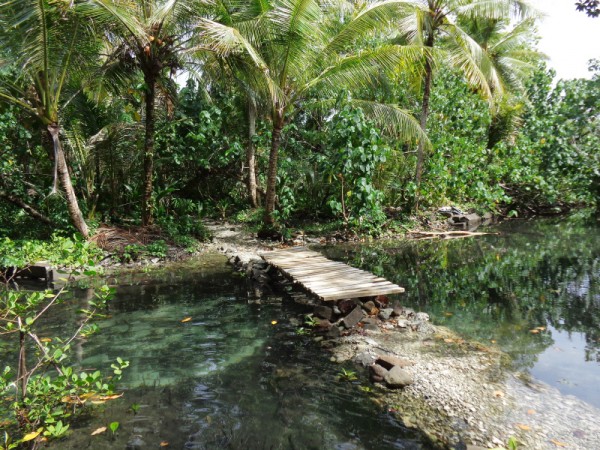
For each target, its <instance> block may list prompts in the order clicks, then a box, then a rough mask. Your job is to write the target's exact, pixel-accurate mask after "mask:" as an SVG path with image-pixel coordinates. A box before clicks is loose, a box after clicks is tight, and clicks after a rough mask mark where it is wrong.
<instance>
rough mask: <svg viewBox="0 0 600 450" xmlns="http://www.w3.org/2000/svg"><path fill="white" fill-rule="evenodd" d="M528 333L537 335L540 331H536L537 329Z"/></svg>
mask: <svg viewBox="0 0 600 450" xmlns="http://www.w3.org/2000/svg"><path fill="white" fill-rule="evenodd" d="M529 332H530V333H531V334H538V333H539V332H540V330H538V329H537V328H534V329H533V330H529Z"/></svg>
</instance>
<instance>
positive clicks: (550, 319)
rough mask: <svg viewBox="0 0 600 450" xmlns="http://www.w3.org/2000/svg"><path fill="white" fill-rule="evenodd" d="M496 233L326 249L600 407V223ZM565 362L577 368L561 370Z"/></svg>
mask: <svg viewBox="0 0 600 450" xmlns="http://www.w3.org/2000/svg"><path fill="white" fill-rule="evenodd" d="M490 231H492V232H497V233H499V234H498V235H493V236H492V235H488V236H480V237H474V238H464V239H452V240H427V241H424V240H423V241H393V242H380V243H375V244H368V245H361V246H342V247H340V246H338V247H331V248H327V249H326V251H325V253H326V254H327V255H329V256H330V257H332V258H335V259H340V260H344V261H347V262H348V263H349V264H351V265H353V266H355V267H361V268H364V269H366V270H370V271H373V272H375V273H376V274H378V275H381V276H384V277H386V278H388V279H390V280H391V281H394V282H396V283H398V284H399V285H401V286H404V287H405V288H406V291H407V292H406V294H404V295H403V296H400V297H399V298H400V301H401V302H402V303H403V304H405V305H407V306H411V307H414V308H416V309H419V310H422V311H426V312H427V313H429V315H430V316H431V319H432V321H433V322H434V323H436V324H439V325H445V326H448V327H449V328H452V329H454V330H456V331H458V332H459V333H461V334H463V335H465V336H468V337H470V338H473V339H476V340H479V341H481V342H483V343H486V344H490V343H497V344H498V345H499V346H500V347H501V348H502V349H503V350H504V351H506V352H507V353H508V354H510V355H511V356H512V358H513V362H514V367H515V369H516V370H530V371H531V372H532V374H533V375H534V376H536V377H538V378H541V379H542V380H543V381H546V382H548V383H550V384H555V385H556V386H557V387H559V389H561V390H562V391H563V392H566V393H572V394H575V395H578V396H580V397H581V398H583V399H584V400H586V401H589V402H591V403H593V404H595V405H596V406H599V407H600V386H599V385H598V383H590V382H589V380H591V379H594V377H595V379H597V377H598V376H600V228H599V227H598V226H597V224H596V225H594V224H586V223H585V222H583V221H580V220H576V219H571V220H565V219H563V220H535V221H514V222H507V223H504V224H502V225H501V226H498V227H496V228H494V229H491V230H490ZM537 327H544V328H545V329H544V330H541V331H540V330H539V329H538V330H535V329H536V328H537ZM531 330H535V331H539V332H537V333H536V332H535V331H534V332H532V331H531ZM565 365H568V366H569V368H570V370H569V371H568V373H565V374H562V371H563V369H564V366H565Z"/></svg>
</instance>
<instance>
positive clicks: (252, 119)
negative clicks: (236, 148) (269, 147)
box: [246, 98, 258, 208]
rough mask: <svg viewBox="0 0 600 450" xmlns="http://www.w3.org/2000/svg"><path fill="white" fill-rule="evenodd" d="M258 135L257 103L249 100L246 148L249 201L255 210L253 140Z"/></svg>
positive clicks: (254, 152) (254, 150)
mask: <svg viewBox="0 0 600 450" xmlns="http://www.w3.org/2000/svg"><path fill="white" fill-rule="evenodd" d="M255 134H256V102H255V101H254V99H253V98H248V147H246V165H247V166H248V178H247V183H248V199H249V200H250V205H252V207H253V208H256V207H257V206H258V199H257V192H256V148H255V147H254V142H253V138H254V135H255Z"/></svg>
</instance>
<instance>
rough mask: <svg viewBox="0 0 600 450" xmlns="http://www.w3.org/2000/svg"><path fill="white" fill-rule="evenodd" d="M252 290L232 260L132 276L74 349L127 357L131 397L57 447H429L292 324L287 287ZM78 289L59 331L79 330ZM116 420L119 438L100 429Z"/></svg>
mask: <svg viewBox="0 0 600 450" xmlns="http://www.w3.org/2000/svg"><path fill="white" fill-rule="evenodd" d="M249 292H251V289H249V286H248V285H247V284H246V281H245V280H244V279H242V278H240V277H238V276H236V275H235V274H232V271H231V269H230V268H229V267H227V266H225V265H224V264H223V260H218V261H217V262H213V263H211V264H209V265H208V266H206V267H204V268H198V267H196V268H181V269H177V268H175V269H172V270H170V271H168V272H164V273H162V274H160V276H157V277H153V276H151V275H149V274H137V275H131V276H130V277H124V278H122V279H121V281H120V283H119V285H118V286H117V294H116V297H115V299H114V300H113V301H112V302H111V310H110V317H109V318H107V319H106V320H103V321H101V322H100V323H99V325H100V328H101V330H100V332H99V333H98V334H96V335H94V336H93V337H92V338H90V339H88V340H82V341H79V342H78V343H77V344H76V346H75V347H76V348H75V355H76V358H78V361H77V362H78V364H79V365H80V366H81V367H83V368H88V369H92V368H93V369H96V368H97V369H101V370H106V369H107V368H108V367H109V366H110V363H111V362H113V361H114V359H115V358H116V357H117V356H120V357H122V358H124V359H127V360H129V361H130V363H131V366H130V368H129V369H127V370H126V372H125V377H124V379H123V382H122V386H121V388H122V389H123V390H124V392H125V395H124V396H123V398H121V399H118V400H115V401H111V402H108V403H106V404H104V405H101V406H100V407H99V408H98V409H97V411H96V412H97V414H94V416H93V417H90V418H87V419H85V420H81V421H80V422H79V423H77V424H75V425H74V426H73V427H72V428H73V430H74V433H71V435H70V436H69V437H68V438H66V439H63V440H60V441H58V442H55V443H51V445H50V448H53V449H61V450H70V449H94V450H103V449H130V450H133V449H140V450H141V449H154V448H160V446H161V443H162V444H163V445H164V446H165V447H166V445H167V444H168V447H167V448H176V449H206V450H217V449H240V450H242V449H244V450H252V449H256V450H258V449H319V450H322V449H340V450H346V449H348V450H350V449H377V450H380V449H381V450H383V449H422V448H431V446H430V445H429V444H427V443H426V441H425V439H424V438H423V437H422V436H421V435H420V433H419V432H417V431H414V430H409V429H407V428H405V427H404V426H403V425H402V424H401V423H398V422H397V420H396V419H394V418H393V417H392V416H391V415H390V414H388V413H387V412H386V410H385V408H383V407H381V406H378V405H377V404H376V403H375V402H374V401H372V399H371V398H370V395H371V394H370V393H369V392H364V391H363V390H361V389H360V385H359V383H361V382H356V383H355V384H351V383H344V382H340V381H338V377H337V375H338V371H339V370H340V367H339V366H337V365H335V364H333V363H331V362H330V361H329V360H328V359H327V358H328V356H327V354H326V353H325V352H324V351H323V349H321V348H320V347H318V345H317V344H316V343H315V342H314V341H313V340H312V339H311V338H310V337H309V336H306V335H301V334H298V333H297V326H298V325H297V323H296V322H294V320H297V318H298V317H299V315H300V314H302V313H303V312H305V311H304V310H302V309H299V308H300V307H299V306H298V305H296V304H294V303H293V302H291V301H290V300H288V299H287V297H286V296H285V295H281V294H270V295H266V296H264V297H263V298H262V299H261V302H260V304H256V303H255V302H254V301H253V302H249V301H248V299H249ZM72 295H73V299H72V300H71V301H70V302H67V303H70V306H67V305H65V307H64V308H60V309H59V308H57V309H56V310H55V311H54V316H53V320H52V321H51V322H50V323H49V324H48V327H49V328H48V330H47V332H48V334H49V335H57V334H58V335H60V334H64V335H67V333H68V332H69V330H72V329H73V328H75V327H76V326H77V321H78V317H79V316H78V313H77V312H76V311H77V309H78V308H80V307H82V306H85V303H86V301H88V300H89V299H90V298H91V297H92V296H93V290H92V289H87V290H86V289H84V290H81V291H77V292H75V291H74V292H73V293H72ZM187 317H189V318H191V320H189V321H186V322H184V323H183V322H182V319H184V318H187ZM348 368H350V367H348ZM364 382H365V383H366V380H365V381H364ZM111 422H119V424H120V425H119V429H118V430H117V433H116V434H115V435H112V434H111V432H110V431H106V432H104V433H102V434H100V435H97V436H91V433H92V431H93V430H95V429H97V428H99V427H101V426H106V425H107V424H109V423H111Z"/></svg>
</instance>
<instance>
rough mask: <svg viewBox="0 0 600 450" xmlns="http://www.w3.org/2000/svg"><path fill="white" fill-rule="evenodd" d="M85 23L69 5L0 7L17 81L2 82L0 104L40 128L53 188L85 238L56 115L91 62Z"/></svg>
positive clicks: (16, 1) (13, 3)
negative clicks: (22, 113) (47, 149)
mask: <svg viewBox="0 0 600 450" xmlns="http://www.w3.org/2000/svg"><path fill="white" fill-rule="evenodd" d="M94 42H95V40H94V33H93V31H92V30H91V28H90V27H89V24H88V23H86V22H85V21H83V20H81V17H80V16H79V15H78V14H77V11H76V8H75V6H74V5H73V4H72V3H68V2H67V3H56V2H51V1H49V0H39V1H35V2H32V1H26V0H9V1H7V2H4V3H2V4H0V46H2V48H3V49H4V51H5V55H7V58H6V60H5V61H4V62H0V63H1V64H2V65H7V64H14V65H15V67H16V68H17V73H18V77H17V79H15V80H13V81H9V80H8V79H7V78H6V77H2V81H1V82H0V100H3V101H6V102H9V103H12V104H14V105H17V106H18V107H20V108H22V109H23V110H24V111H26V112H28V113H29V114H31V115H32V116H33V117H35V118H36V119H37V120H38V121H39V123H40V124H41V125H42V126H43V127H44V132H45V133H47V137H48V138H49V142H52V150H51V154H52V155H53V159H54V184H53V188H52V193H55V192H56V191H57V182H60V186H61V188H62V190H63V192H64V194H65V198H66V202H67V208H68V212H69V217H70V219H71V222H72V224H73V226H74V227H75V228H76V229H77V231H79V233H81V235H82V236H83V237H85V238H87V237H88V236H89V231H88V226H87V224H86V222H85V219H84V217H83V214H82V212H81V209H80V207H79V203H78V201H77V196H76V194H75V190H74V189H73V183H72V180H71V176H70V173H69V167H68V164H67V159H66V157H65V153H64V150H63V147H62V142H61V131H62V112H63V110H64V108H65V106H66V105H67V104H68V103H69V102H70V100H71V99H72V98H74V95H73V89H70V88H71V87H72V86H73V85H75V86H76V88H75V91H76V92H79V90H80V88H81V83H82V80H83V79H84V76H85V74H86V73H90V71H91V70H92V69H93V66H94V65H95V63H96V62H97V58H96V51H97V47H96V46H95V44H94Z"/></svg>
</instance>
